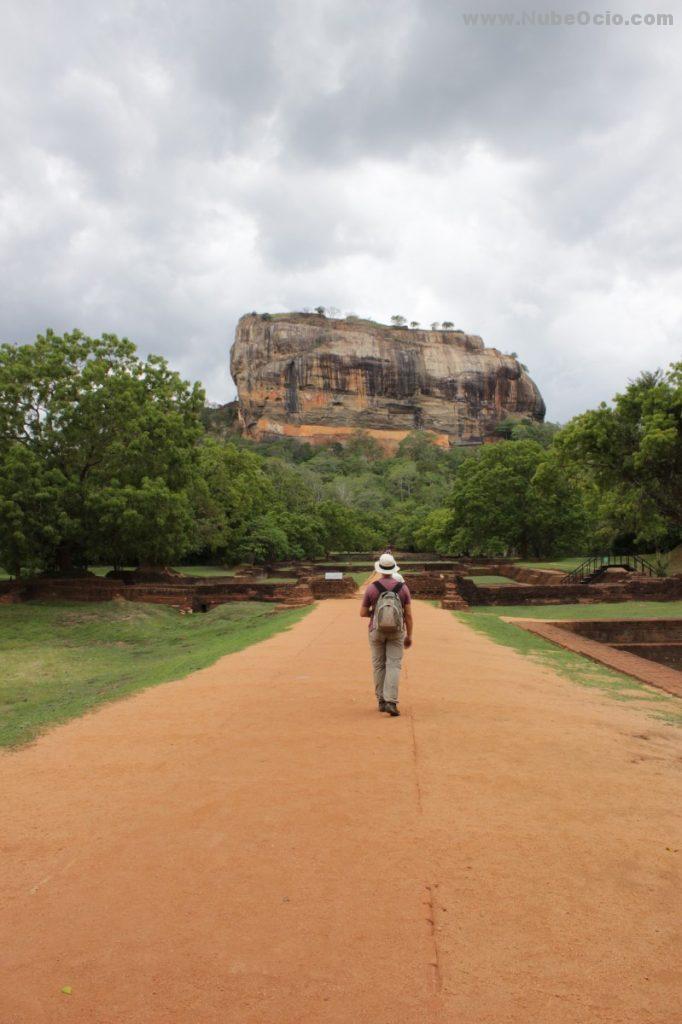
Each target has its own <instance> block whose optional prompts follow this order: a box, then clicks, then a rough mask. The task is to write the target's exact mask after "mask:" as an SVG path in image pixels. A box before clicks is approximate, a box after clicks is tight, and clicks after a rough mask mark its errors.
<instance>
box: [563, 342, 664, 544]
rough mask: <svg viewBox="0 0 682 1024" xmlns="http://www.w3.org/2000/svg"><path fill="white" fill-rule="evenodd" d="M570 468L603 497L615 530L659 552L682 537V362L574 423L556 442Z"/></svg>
mask: <svg viewBox="0 0 682 1024" xmlns="http://www.w3.org/2000/svg"><path fill="white" fill-rule="evenodd" d="M555 444H556V447H557V450H558V451H559V452H560V454H561V456H562V458H563V460H564V463H565V464H566V465H568V466H578V467H583V469H584V470H588V471H589V472H590V473H591V474H592V475H593V477H594V480H595V481H596V484H597V486H598V488H599V490H600V491H601V493H602V508H603V511H604V514H605V516H606V518H607V520H608V521H609V522H610V524H611V526H612V528H613V530H614V531H621V532H624V533H627V534H630V535H631V536H632V537H633V539H634V541H635V542H637V543H640V544H650V545H658V544H661V543H663V542H664V541H666V540H670V539H671V538H676V537H679V535H680V532H681V531H682V362H679V363H673V364H672V365H671V366H670V368H669V370H668V371H667V372H665V373H664V372H661V371H656V372H655V373H643V374H641V375H640V376H639V377H638V378H637V379H636V380H634V381H632V382H631V383H630V384H629V385H628V387H627V388H626V390H625V392H624V393H622V394H617V395H616V396H615V398H614V400H613V404H612V405H610V406H609V405H607V404H606V403H605V402H602V404H601V405H600V406H599V408H597V409H592V410H590V411H589V412H586V413H583V414H582V415H581V416H576V417H575V419H573V420H571V421H570V423H568V424H567V425H566V427H564V429H563V430H562V431H561V433H560V434H558V436H557V438H556V442H555Z"/></svg>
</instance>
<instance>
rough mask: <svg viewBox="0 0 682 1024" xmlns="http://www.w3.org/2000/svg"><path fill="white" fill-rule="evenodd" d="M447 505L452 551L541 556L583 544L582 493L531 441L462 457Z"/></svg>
mask: <svg viewBox="0 0 682 1024" xmlns="http://www.w3.org/2000/svg"><path fill="white" fill-rule="evenodd" d="M448 507H449V508H450V510H451V512H452V530H451V532H450V535H449V538H448V540H449V545H448V546H449V550H451V551H452V552H454V553H461V552H467V553H469V554H482V555H502V554H519V555H521V556H522V557H528V556H529V555H534V556H537V557H542V556H544V555H555V554H556V555H558V554H562V553H564V552H569V551H571V550H575V549H576V546H578V547H580V546H581V545H582V543H584V529H585V516H584V506H583V501H582V494H581V492H580V491H579V489H577V488H576V487H575V486H574V483H573V481H572V480H571V478H570V477H569V476H567V474H566V472H565V471H562V468H561V466H560V465H559V463H558V461H557V460H555V459H554V458H553V457H550V455H549V454H548V453H547V452H546V451H545V449H543V448H542V447H541V446H540V445H539V444H538V443H537V442H535V441H515V442H514V441H511V442H510V441H501V442H500V443H499V444H495V445H486V446H485V447H484V448H483V449H482V450H481V451H480V453H479V455H478V457H476V458H472V459H467V460H466V461H465V462H464V463H462V466H461V467H460V469H459V471H458V473H457V476H456V477H455V482H454V486H453V490H452V494H451V496H450V499H449V501H448Z"/></svg>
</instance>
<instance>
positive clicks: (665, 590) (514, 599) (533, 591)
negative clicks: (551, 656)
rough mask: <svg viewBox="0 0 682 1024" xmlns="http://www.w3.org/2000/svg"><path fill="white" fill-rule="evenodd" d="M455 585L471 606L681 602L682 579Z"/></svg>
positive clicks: (463, 581) (458, 582) (460, 579)
mask: <svg viewBox="0 0 682 1024" xmlns="http://www.w3.org/2000/svg"><path fill="white" fill-rule="evenodd" d="M455 583H456V586H457V590H458V592H459V594H461V596H462V597H463V598H464V600H465V601H466V602H467V603H468V604H470V605H472V606H476V605H485V606H489V605H533V604H550V605H551V604H600V603H603V602H619V601H680V600H682V576H670V577H668V578H667V579H635V580H633V579H630V580H625V581H624V582H623V583H613V584H603V585H601V586H600V585H599V584H594V583H593V584H584V585H583V584H580V583H562V584H556V585H554V586H533V585H529V586H525V587H504V586H501V587H478V586H476V584H475V583H473V582H472V581H471V580H467V579H464V577H462V576H456V577H455Z"/></svg>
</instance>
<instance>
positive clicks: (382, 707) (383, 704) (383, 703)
mask: <svg viewBox="0 0 682 1024" xmlns="http://www.w3.org/2000/svg"><path fill="white" fill-rule="evenodd" d="M385 710H386V701H385V700H380V701H379V711H385Z"/></svg>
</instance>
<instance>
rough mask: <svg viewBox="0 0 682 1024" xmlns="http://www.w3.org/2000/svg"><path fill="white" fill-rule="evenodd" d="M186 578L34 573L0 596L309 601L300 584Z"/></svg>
mask: <svg viewBox="0 0 682 1024" xmlns="http://www.w3.org/2000/svg"><path fill="white" fill-rule="evenodd" d="M196 579H197V580H198V582H193V581H192V579H191V578H190V579H189V581H188V582H187V583H168V584H162V583H130V582H124V581H123V580H120V579H101V578H100V577H97V576H90V577H83V578H76V579H50V578H47V577H42V576H41V577H35V578H32V579H30V580H26V581H18V582H11V583H10V584H9V585H5V586H3V588H2V590H1V591H0V601H2V602H3V603H9V602H11V601H32V600H33V601H75V602H89V601H114V600H116V599H122V600H125V601H140V602H142V603H145V604H163V605H168V606H169V607H172V608H179V609H181V610H183V611H209V610H210V609H211V608H215V607H216V606H217V605H220V604H227V603H228V602H230V601H271V602H273V603H280V604H285V605H287V606H289V607H291V606H297V605H303V604H311V603H312V601H313V595H312V591H311V589H310V587H309V586H308V585H307V584H305V583H301V582H298V583H255V582H249V581H246V580H244V581H241V582H235V581H234V580H233V579H232V578H231V577H229V576H228V577H220V578H215V577H212V578H211V579H210V582H207V581H206V579H205V578H198V577H197V578H196Z"/></svg>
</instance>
